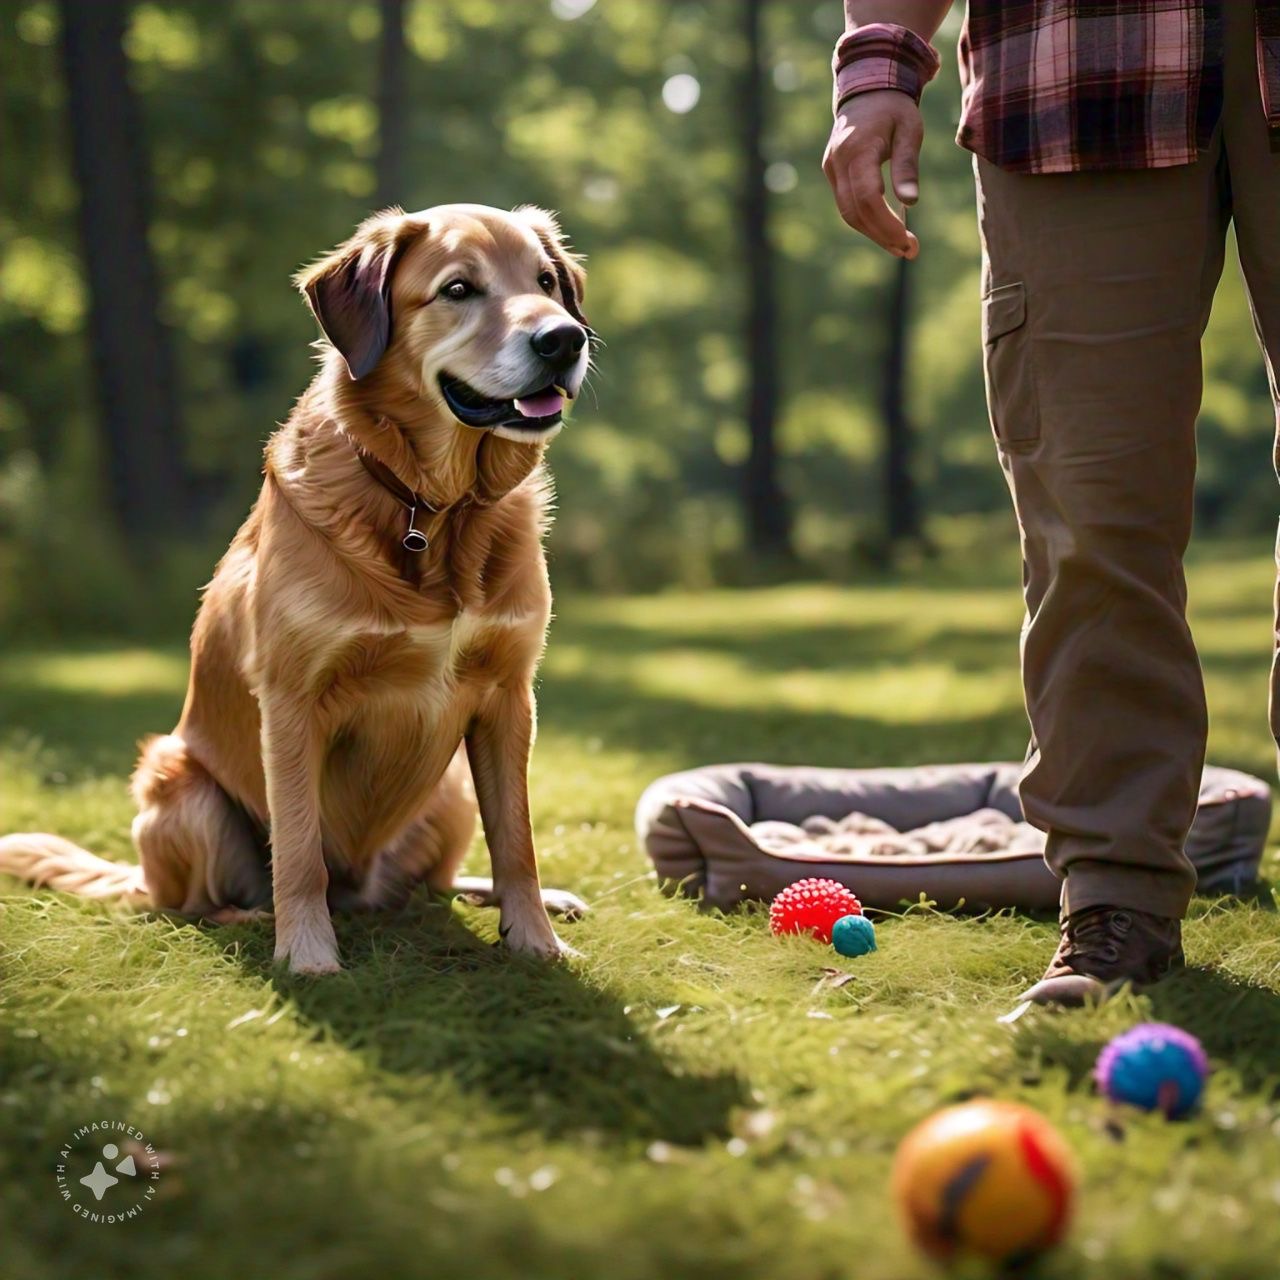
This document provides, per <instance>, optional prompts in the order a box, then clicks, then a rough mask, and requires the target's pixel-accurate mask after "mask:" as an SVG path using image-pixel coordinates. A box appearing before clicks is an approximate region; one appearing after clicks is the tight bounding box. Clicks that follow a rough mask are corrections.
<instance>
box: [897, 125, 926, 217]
mask: <svg viewBox="0 0 1280 1280" xmlns="http://www.w3.org/2000/svg"><path fill="white" fill-rule="evenodd" d="M923 141H924V126H923V125H922V124H921V123H920V121H919V120H918V119H915V120H910V121H906V120H904V121H902V122H901V123H899V125H898V127H897V128H896V129H895V130H894V131H893V154H892V156H891V157H890V160H889V178H890V180H891V181H892V182H893V191H894V194H895V195H896V196H897V197H898V199H899V200H901V201H902V203H903V204H915V202H916V201H917V200H918V199H919V198H920V144H921V143H922V142H923Z"/></svg>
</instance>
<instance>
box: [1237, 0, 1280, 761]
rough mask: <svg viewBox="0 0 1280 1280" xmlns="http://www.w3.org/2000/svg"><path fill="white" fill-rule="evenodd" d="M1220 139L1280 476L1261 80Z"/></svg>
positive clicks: (1275, 183) (1278, 251)
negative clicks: (1273, 418) (1272, 408)
mask: <svg viewBox="0 0 1280 1280" xmlns="http://www.w3.org/2000/svg"><path fill="white" fill-rule="evenodd" d="M1250 7H1251V6H1250ZM1226 16H1227V32H1226V34H1227V57H1228V59H1229V63H1230V64H1232V65H1236V66H1244V65H1246V64H1247V63H1249V61H1250V60H1251V58H1252V57H1253V39H1254V32H1253V22H1252V20H1251V19H1252V15H1251V13H1249V12H1247V11H1246V10H1245V6H1238V7H1236V8H1235V9H1233V8H1232V6H1230V5H1228V6H1227V15H1226ZM1223 136H1224V143H1225V147H1226V152H1227V160H1228V163H1229V165H1230V168H1231V185H1232V192H1233V204H1234V206H1235V223H1236V243H1237V245H1238V247H1239V251H1240V264H1241V266H1242V268H1243V269H1244V276H1245V282H1246V284H1247V285H1248V289H1249V300H1250V302H1251V304H1252V306H1253V317H1254V322H1255V324H1256V326H1257V330H1258V338H1259V340H1260V342H1261V344H1262V349H1263V352H1264V354H1265V356H1266V361H1267V372H1268V374H1269V375H1270V381H1271V395H1272V399H1273V401H1274V402H1275V404H1276V406H1277V438H1276V452H1275V461H1276V468H1277V471H1278V472H1280V235H1277V229H1278V228H1280V154H1276V153H1275V152H1273V151H1272V150H1271V144H1270V139H1269V137H1268V133H1267V125H1266V117H1265V116H1264V115H1263V108H1262V95H1261V93H1260V91H1259V88H1258V78H1257V76H1256V75H1253V76H1249V75H1235V76H1229V77H1228V78H1227V84H1226V108H1225V112H1224V115H1223ZM1277 557H1278V558H1280V540H1278V541H1277ZM1271 732H1272V735H1273V736H1274V737H1275V739H1276V741H1277V742H1278V743H1280V577H1278V579H1277V587H1276V641H1275V648H1274V651H1273V658H1272V665H1271Z"/></svg>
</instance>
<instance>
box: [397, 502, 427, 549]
mask: <svg viewBox="0 0 1280 1280" xmlns="http://www.w3.org/2000/svg"><path fill="white" fill-rule="evenodd" d="M417 517H418V506H417V503H414V505H413V506H411V507H410V508H409V528H408V530H407V531H406V533H405V535H404V537H403V538H401V539H400V545H401V546H402V547H403V548H404V549H405V550H406V551H425V550H426V549H427V546H428V543H427V535H426V534H425V533H423V532H422V530H421V529H418V528H415V527H414V521H415V520H416V519H417Z"/></svg>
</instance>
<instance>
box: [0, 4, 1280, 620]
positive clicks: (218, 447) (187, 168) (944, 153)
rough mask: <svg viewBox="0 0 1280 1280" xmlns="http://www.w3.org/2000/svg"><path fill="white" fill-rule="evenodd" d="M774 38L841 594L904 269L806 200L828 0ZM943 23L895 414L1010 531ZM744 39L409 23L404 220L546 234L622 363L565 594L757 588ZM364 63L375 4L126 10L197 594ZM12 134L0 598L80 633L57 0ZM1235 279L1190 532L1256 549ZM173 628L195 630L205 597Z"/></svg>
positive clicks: (6, 210) (335, 174) (89, 438)
mask: <svg viewBox="0 0 1280 1280" xmlns="http://www.w3.org/2000/svg"><path fill="white" fill-rule="evenodd" d="M575 15H576V16H575ZM767 17H768V29H767V35H768V46H769V49H770V55H769V56H770V63H771V70H772V90H771V94H770V99H769V102H768V114H769V122H770V123H769V128H768V136H767V159H768V161H769V165H770V168H769V181H770V185H771V187H772V188H773V190H774V195H773V199H772V206H773V215H774V219H773V221H774V226H773V232H774V239H775V242H776V247H777V254H778V259H779V262H778V266H779V272H778V275H779V284H780V306H781V311H782V323H781V325H780V333H781V335H782V349H781V351H780V362H781V370H782V375H783V391H784V405H783V412H782V417H781V428H780V438H781V448H782V452H783V469H784V470H783V478H784V480H785V483H786V487H787V489H788V490H789V492H790V494H791V495H792V498H793V500H794V502H795V504H796V507H797V514H798V541H799V543H800V549H801V552H802V555H803V558H804V561H805V563H806V564H807V566H808V567H809V569H810V570H816V571H820V572H822V573H825V574H836V575H837V576H843V577H847V576H849V575H850V573H851V572H856V571H857V567H858V564H859V560H858V557H857V556H856V554H854V552H855V551H856V549H857V548H858V547H859V546H861V545H863V544H866V543H868V542H873V541H874V540H875V538H876V536H877V531H878V530H879V528H880V526H881V503H882V497H881V480H880V472H879V466H880V463H879V454H880V426H879V416H878V415H879V409H878V394H879V379H880V371H881V365H882V357H883V351H884V343H885V333H884V317H885V314H886V310H887V290H888V287H889V279H890V268H891V266H892V263H891V262H890V261H889V260H888V259H887V258H885V257H884V256H883V255H881V254H880V253H879V252H878V251H877V250H876V249H874V248H873V247H872V246H870V245H868V244H866V243H864V242H863V241H861V240H860V239H858V238H857V237H855V236H854V235H853V234H852V233H851V232H850V231H849V230H848V229H847V228H846V227H845V226H844V225H843V224H842V223H841V222H840V220H839V218H838V217H837V215H836V213H835V210H834V207H833V204H832V201H831V198H830V194H829V192H828V190H827V186H826V182H825V179H824V178H823V176H822V174H821V172H820V170H819V167H818V162H819V158H820V155H821V151H822V146H823V143H824V141H825V137H826V133H827V129H828V124H829V116H830V109H829V79H830V70H829V55H830V48H831V45H832V42H833V41H834V38H835V35H836V34H837V32H838V29H839V27H840V25H841V12H840V4H839V3H838V0H795V2H790V0H789V2H788V3H785V4H784V3H775V4H773V5H772V6H770V8H769V10H768V14H767ZM958 19H959V9H957V10H956V11H955V12H953V14H952V18H951V20H950V21H949V23H948V25H947V27H946V28H945V29H944V32H943V33H942V35H941V37H940V42H941V44H942V46H943V51H944V54H945V55H946V56H944V59H943V72H942V74H941V75H940V76H939V79H938V82H937V83H936V84H935V85H933V86H932V87H931V89H930V91H929V93H928V95H927V96H926V99H925V109H926V115H927V121H928V136H927V139H926V143H925V156H924V164H923V175H924V180H923V199H922V201H921V203H920V205H919V206H918V208H917V209H916V210H914V211H913V213H912V224H913V226H914V227H915V228H916V229H917V230H918V232H919V233H920V235H921V238H922V240H923V243H924V252H923V255H922V257H921V259H920V261H919V262H918V263H917V264H916V266H915V267H914V269H913V286H914V295H915V323H914V325H913V329H912V339H913V362H914V363H913V376H912V394H911V410H912V414H913V417H914V420H915V424H916V427H917V430H918V435H919V441H918V450H917V461H916V470H917V473H918V477H919V481H920V484H921V487H922V491H923V500H924V507H925V509H926V511H927V512H929V513H931V514H933V515H948V514H956V513H965V514H972V513H975V512H988V513H1003V512H1004V511H1005V509H1006V505H1007V496H1006V493H1005V489H1004V485H1003V481H1002V479H1001V477H1000V473H999V468H998V467H997V465H996V462H995V458H994V455H993V450H992V446H991V441H990V433H989V429H988V427H987V425H986V417H985V410H984V408H983V402H982V377H981V369H980V361H979V339H978V282H977V260H978V244H977V235H976V229H975V223H974V216H973V192H972V179H971V175H970V171H969V158H968V156H967V154H966V153H964V152H962V151H960V150H959V149H958V148H956V147H955V145H954V143H953V142H952V140H951V139H952V135H953V133H954V126H955V120H956V117H957V114H958V103H959V85H958V77H957V73H956V69H955V63H954V57H953V56H952V55H953V50H954V43H955V38H956V34H957V30H958ZM739 21H740V7H739V6H738V5H737V4H736V3H735V2H734V0H701V2H698V3H695V2H694V0H597V2H596V3H594V4H592V3H585V2H584V0H526V2H524V3H514V2H513V0H502V2H498V0H430V2H427V0H411V2H410V3H409V4H408V6H407V16H406V36H407V44H408V56H409V60H410V67H409V73H408V76H407V83H408V103H407V129H406V135H407V141H406V147H407V162H406V165H405V173H406V186H405V190H404V192H403V194H402V200H401V203H403V204H404V205H405V206H406V207H410V208H412V207H419V206H424V205H430V204H433V203H437V202H440V201H446V200H455V199H465V200H475V201H481V202H487V203H492V204H497V205H503V206H510V205H514V204H517V203H520V202H524V201H534V202H540V203H544V204H547V205H550V206H552V207H554V208H557V209H559V210H560V211H561V212H562V214H563V217H564V221H565V224H566V226H567V227H568V228H569V230H570V232H571V233H572V235H573V237H574V239H575V241H576V243H577V246H578V247H579V248H580V249H581V250H583V251H584V252H586V253H587V255H588V257H589V260H590V267H591V272H592V280H591V287H590V295H589V299H588V303H589V306H588V310H589V314H590V316H591V318H592V321H593V323H594V324H595V326H596V327H597V328H598V329H599V330H600V332H601V333H602V334H603V335H604V337H605V339H606V341H607V343H608V345H607V347H606V348H605V350H604V351H603V352H602V353H601V355H600V360H599V363H600V372H599V374H598V375H597V376H596V378H595V380H594V383H593V388H592V390H591V392H589V394H588V395H587V396H586V398H585V400H584V401H583V403H582V404H581V405H580V406H579V407H578V409H577V413H576V415H575V421H574V422H573V423H572V424H571V427H570V429H569V430H568V431H566V432H565V434H564V435H563V436H562V438H561V439H560V440H558V441H557V442H556V444H555V446H554V449H553V452H552V461H553V465H554V467H555V470H556V472H557V475H558V479H559V489H560V494H561V513H560V517H559V523H558V526H557V529H556V531H555V533H554V535H553V549H554V552H555V556H556V562H557V563H556V575H557V579H558V580H559V581H560V582H562V583H578V584H585V585H589V586H591V587H593V588H596V589H615V588H617V587H619V586H626V585H630V586H633V587H635V586H639V587H653V586H658V585H662V584H669V583H683V584H684V585H698V584H701V583H707V582H712V581H716V580H722V581H723V580H729V581H734V580H740V579H742V578H744V577H749V576H750V575H751V574H752V573H753V572H755V567H754V566H752V565H750V564H745V563H744V562H743V557H742V555H741V545H742V538H741V525H742V521H741V515H740V510H739V501H738V490H739V469H740V466H741V464H742V461H743V459H744V457H745V454H746V432H745V426H744V415H743V395H744V391H745V387H746V382H747V370H746V369H745V367H744V363H743V356H742V350H743V344H742V341H741V329H742V327H743V323H744V320H743V296H742V283H741V266H740V258H741V254H740V248H739V244H738V229H737V224H736V213H737V206H738V200H739V181H740V179H739V169H740V166H739V161H738V156H737V152H736V148H737V145H738V141H737V136H736V131H737V126H738V122H739V108H738V105H737V100H736V97H735V95H736V94H737V93H738V92H739V89H738V85H737V80H736V78H737V75H738V72H739V70H740V67H741V63H742V59H743V56H744V48H743V43H742V41H741V39H740V38H739V33H738V26H739ZM378 34H379V16H378V7H377V5H376V4H374V3H372V2H371V0H361V2H360V3H349V4H334V3H332V2H331V0H289V3H284V2H283V0H232V2H230V3H228V2H227V0H182V2H181V3H179V2H177V0H147V2H146V3H137V4H135V5H134V7H133V9H132V17H131V26H130V30H129V35H128V39H127V42H126V43H127V50H128V54H129V59H130V68H131V75H132V80H133V83H134V86H135V88H136V89H137V91H138V93H139V94H140V96H141V101H142V107H143V111H144V115H145V124H146V142H147V145H148V148H149V153H150V157H151V166H152V172H153V175H154V180H155V187H156V207H155V209H154V220H153V228H152V243H153V246H154V249H155V252H156V254H157V256H158V260H159V263H160V267H161V274H162V279H163V282H164V290H165V292H164V297H165V303H164V314H165V319H166V320H167V322H168V323H169V324H170V326H171V327H172V330H173V333H174V336H175V338H176V342H177V350H178V363H179V370H180V375H181V389H182V408H183V415H184V421H183V424H182V429H183V431H184V433H185V438H186V450H187V454H188V459H189V465H190V467H191V469H192V470H193V472H194V473H195V475H196V477H197V481H198V483H197V486H196V492H197V495H198V499H199V501H198V505H197V509H195V510H193V512H192V528H193V530H195V531H196V533H197V538H196V540H197V544H198V550H199V554H198V555H197V556H196V560H197V561H198V562H199V563H200V564H202V565H203V566H204V568H203V569H202V571H201V572H202V573H203V572H207V568H208V567H209V566H211V564H212V562H213V560H214V558H215V557H216V555H217V554H218V552H219V551H220V550H221V548H222V546H224V545H225V541H226V538H227V536H228V535H229V533H230V532H231V530H232V529H233V528H234V526H235V524H236V523H237V522H238V520H239V519H240V518H241V516H242V515H243V512H244V511H245V509H246V507H247V505H248V502H249V501H250V499H251V497H252V493H253V491H254V488H255V486H256V481H257V472H258V460H259V453H260V448H261V445H262V442H263V440H264V439H265V437H266V436H267V434H268V433H269V432H270V431H271V429H272V426H273V424H274V423H275V422H276V421H278V420H279V419H281V418H282V417H283V416H284V415H285V413H286V412H287V411H288V406H289V404H290V403H291V401H292V399H293V397H294V396H295V395H296V394H297V392H298V391H299V390H300V389H301V388H302V386H303V385H304V384H305V381H306V379H307V378H308V376H309V372H310V369H311V362H310V356H309V352H308V343H309V342H310V341H311V339H312V338H313V337H314V329H313V327H312V323H311V321H310V319H309V317H308V316H307V314H306V312H305V309H304V308H303V306H302V305H301V302H300V301H299V299H298V298H297V296H296V295H295V294H294V293H293V291H292V289H291V288H290V286H289V283H288V280H289V275H290V273H291V272H292V271H293V270H294V269H295V268H296V267H297V266H298V264H299V263H300V262H302V261H305V260H307V259H309V258H310V257H312V256H314V255H315V254H316V253H318V252H319V251H320V250H322V249H323V248H325V247H327V246H329V245H331V244H333V243H335V242H336V241H338V240H339V239H340V238H342V237H343V236H344V235H345V234H346V233H347V232H348V231H349V229H350V228H351V227H352V226H353V224H354V223H355V222H356V221H357V220H358V219H359V218H360V217H361V216H362V215H363V214H364V213H366V212H367V211H368V209H369V207H370V202H371V201H372V199H373V195H372V193H373V189H374V161H375V158H376V152H377V146H378V129H377V111H376V104H375V100H374V94H375V90H376V80H375V77H376V67H375V64H376V46H377V39H378ZM677 75H692V76H694V77H695V78H696V79H697V82H698V84H699V86H700V96H699V98H698V101H697V103H696V105H695V106H694V107H693V109H692V110H690V111H688V112H686V113H684V114H677V113H675V112H673V111H671V110H669V109H668V108H667V107H666V106H665V105H664V103H663V97H662V90H663V86H664V84H665V83H666V82H667V81H668V80H669V79H670V78H671V77H672V76H677ZM0 108H2V110H3V121H4V126H3V147H2V151H3V163H0V375H2V376H0V560H3V563H4V564H5V565H6V566H10V567H14V568H16V570H17V571H18V572H21V573H24V575H25V576H24V579H23V585H22V588H21V596H20V598H21V601H22V608H21V610H19V609H18V606H17V603H16V600H15V595H14V592H15V588H11V589H10V592H9V595H8V597H7V598H6V599H5V600H4V601H3V602H0V624H3V623H8V624H9V625H11V626H12V625H13V624H14V622H15V620H16V619H17V618H19V617H20V618H21V620H22V621H23V624H24V625H26V626H28V627H30V626H32V625H40V626H44V627H50V626H62V627H67V626H75V625H79V623H80V619H79V618H78V617H77V616H75V615H74V612H68V609H70V608H71V607H72V605H74V604H75V602H76V600H77V598H78V596H80V595H82V593H84V592H90V593H92V592H94V591H95V590H97V589H98V584H99V583H102V582H106V581H108V580H113V579H118V580H121V581H123V580H124V578H123V571H122V570H120V569H118V568H117V569H114V570H109V569H108V567H107V564H106V561H107V560H109V559H111V558H113V557H115V558H118V557H117V553H116V552H115V551H113V550H111V549H110V545H109V543H110V539H109V538H108V539H107V540H106V545H104V546H102V547H100V548H97V549H95V551H94V556H95V559H94V560H93V562H92V568H93V572H92V573H90V572H89V571H88V570H89V565H88V564H87V563H86V564H85V566H84V572H81V573H80V575H79V577H80V585H79V592H77V590H76V584H75V583H74V582H69V583H68V584H67V585H66V586H65V587H62V588H57V589H56V590H55V584H53V583H52V582H51V584H50V588H49V593H48V598H47V599H46V598H45V594H44V592H43V591H42V590H41V583H42V582H43V581H44V580H45V579H46V575H48V574H50V573H51V572H52V573H53V574H54V575H55V577H56V575H57V574H63V575H64V576H71V575H73V574H74V572H75V565H76V561H75V560H74V559H73V560H72V561H71V562H70V564H71V565H72V568H71V569H66V568H65V566H60V567H56V568H53V569H51V566H52V565H53V563H54V560H55V559H56V558H57V557H56V556H55V557H53V558H51V557H50V555H49V550H48V543H49V539H50V537H51V536H52V535H48V534H39V535H38V534H37V532H36V531H35V524H38V523H40V522H42V521H43V522H47V523H63V522H71V521H75V522H79V523H82V524H89V525H91V526H93V527H101V526H103V525H104V524H105V517H104V516H103V515H102V514H101V513H102V510H103V507H102V502H101V495H100V486H101V476H102V472H103V465H102V459H101V458H100V457H99V452H98V447H97V441H96V435H95V415H94V410H93V389H92V385H91V379H90V373H89V362H88V352H87V349H86V343H85V338H84V312H85V297H84V283H83V273H82V271H81V268H80V264H79V256H78V255H79V247H78V243H77V238H76V234H75V226H74V213H75V202H76V198H77V197H76V190H75V185H74V181H73V178H72V175H71V172H70V167H69V158H68V153H67V144H66V121H65V119H64V93H63V89H62V75H61V67H60V62H59V53H58V11H57V6H56V5H55V4H54V3H52V0H15V3H13V4H11V5H9V6H7V7H6V9H5V13H4V15H3V16H2V17H0ZM1237 274H1238V273H1237V272H1236V271H1235V270H1234V269H1230V270H1228V272H1227V278H1226V281H1225V283H1224V286H1223V289H1222V293H1221V296H1220V298H1219V303H1218V308H1217V313H1216V315H1215V319H1214V324H1213V327H1212V329H1211V331H1210V334H1209V339H1208V342H1207V346H1206V379H1207V383H1206V395H1205V413H1204V422H1203V432H1202V444H1203V451H1202V456H1203V473H1204V474H1203V484H1202V487H1201V517H1202V520H1203V522H1204V524H1205V526H1206V527H1216V528H1221V529H1223V530H1226V531H1229V532H1232V533H1246V532H1255V531H1258V530H1260V529H1262V528H1264V527H1267V526H1268V525H1269V523H1270V521H1271V519H1272V512H1273V508H1274V499H1273V494H1272V483H1273V482H1272V479H1271V477H1270V475H1269V472H1268V470H1267V468H1266V467H1265V466H1263V465H1262V461H1261V460H1262V458H1263V457H1264V456H1265V453H1266V450H1267V444H1266V443H1265V442H1266V440H1267V439H1269V436H1270V431H1271V424H1272V420H1273V412H1272V409H1271V406H1270V400H1269V395H1268V391H1267V386H1266V380H1265V376H1264V374H1263V371H1262V366H1261V362H1260V360H1259V358H1258V355H1257V349H1256V343H1255V342H1254V339H1253V336H1252V332H1251V325H1250V320H1249V314H1248V308H1247V303H1246V301H1245V298H1244V295H1243V291H1242V289H1241V287H1240V285H1239V282H1238V279H1237ZM49 494H59V495H66V496H65V497H64V498H63V499H62V501H63V502H69V503H71V504H72V506H73V510H70V511H68V510H67V509H66V508H65V506H63V505H61V503H60V505H59V506H58V507H57V508H56V509H55V510H52V511H50V510H48V509H46V508H43V507H33V505H32V500H33V495H34V496H39V495H49ZM33 512H34V513H35V514H34V515H33ZM189 585H190V584H188V587H189ZM102 594H103V595H106V594H108V593H107V592H106V591H105V590H103V591H102ZM159 595H160V597H161V598H163V599H164V600H165V601H167V602H168V603H167V604H166V605H165V606H164V607H165V608H170V607H172V612H173V616H174V618H175V620H176V619H178V618H180V617H183V616H184V612H185V610H186V609H187V602H188V599H189V597H187V596H183V595H181V594H180V593H177V592H173V591H168V590H166V591H163V592H160V593H159ZM92 612H94V613H96V614H100V615H102V616H103V618H104V619H105V618H106V617H107V616H109V614H110V610H109V609H105V608H103V609H99V608H96V607H95V608H94V609H92Z"/></svg>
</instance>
